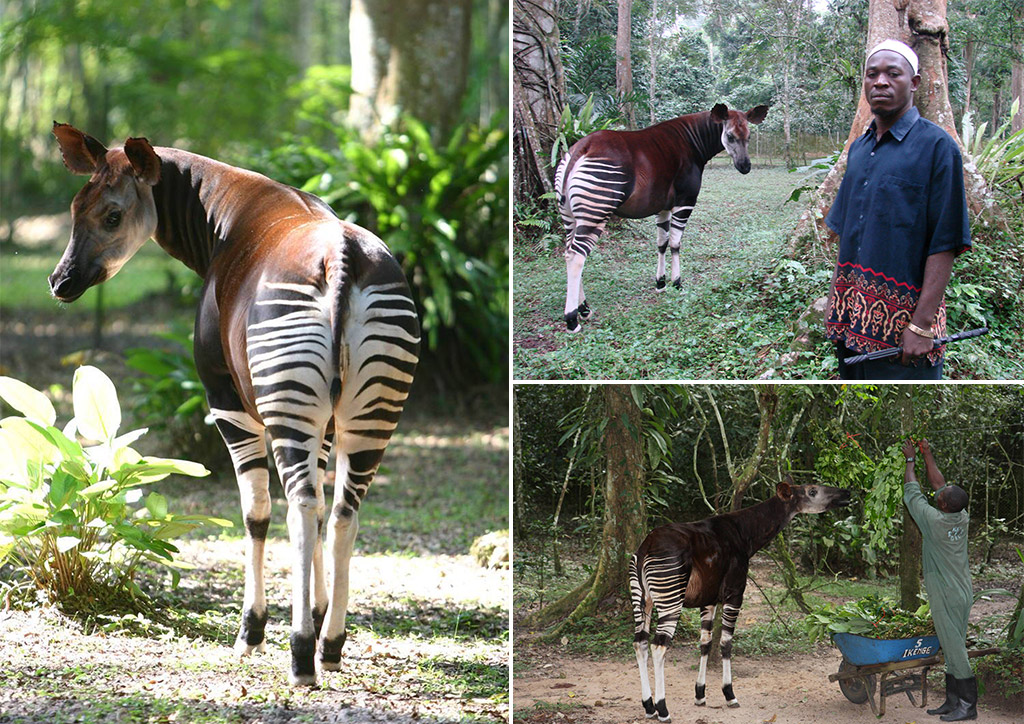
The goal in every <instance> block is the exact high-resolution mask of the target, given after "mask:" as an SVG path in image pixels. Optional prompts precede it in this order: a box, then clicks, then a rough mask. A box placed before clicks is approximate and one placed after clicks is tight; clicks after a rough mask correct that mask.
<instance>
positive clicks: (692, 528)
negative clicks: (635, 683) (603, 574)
mask: <svg viewBox="0 0 1024 724" xmlns="http://www.w3.org/2000/svg"><path fill="white" fill-rule="evenodd" d="M849 503H850V492H849V491H847V490H840V489H839V488H832V487H828V486H825V485H794V484H793V481H792V479H791V478H789V477H788V476H787V478H786V481H785V482H782V483H779V485H778V487H777V488H776V490H775V495H774V496H773V497H772V498H770V499H769V500H766V501H764V502H763V503H758V504H757V505H754V506H751V507H749V508H744V509H743V510H738V511H736V512H734V513H726V514H724V515H716V516H714V517H711V518H708V519H706V520H702V521H698V522H696V523H672V524H670V525H663V526H661V527H659V528H655V529H654V530H653V531H651V533H650V534H649V535H648V536H647V538H646V539H644V542H643V543H641V544H640V548H639V549H638V550H637V552H636V555H634V556H633V558H632V559H631V560H630V563H629V588H630V594H631V598H632V602H633V620H634V622H635V625H636V635H635V637H634V640H633V649H634V650H635V651H636V661H637V664H638V665H639V667H640V690H641V693H642V696H643V705H644V711H645V712H646V713H647V718H648V719H651V718H653V717H654V716H655V715H657V717H658V719H660V720H661V721H663V722H667V721H671V719H670V718H669V715H668V707H667V706H666V704H665V654H666V652H667V649H668V645H669V642H670V641H671V640H672V636H673V634H674V633H675V630H676V624H677V623H678V621H679V616H680V614H681V613H682V610H683V608H699V609H700V670H699V671H698V672H697V699H696V703H697V706H703V705H704V703H705V698H704V679H705V675H706V674H707V666H708V653H709V652H710V650H711V628H712V622H713V621H714V616H715V606H716V605H717V604H718V603H721V604H722V644H721V648H722V693H723V694H725V700H726V703H727V704H728V705H729V706H739V702H738V701H736V697H735V696H733V691H732V659H731V656H732V635H733V631H734V630H735V628H736V619H737V617H738V616H739V612H740V606H741V605H742V604H743V591H744V589H745V588H746V585H747V566H748V565H749V563H750V558H751V556H753V555H754V553H756V552H757V551H759V550H761V549H762V548H763V547H764V546H766V545H767V544H768V543H769V542H771V540H772V539H773V538H775V536H776V535H778V533H779V531H780V530H782V529H783V528H784V527H785V526H786V525H787V524H788V523H789V521H791V520H793V517H794V516H795V515H796V514H797V513H824V512H825V511H826V510H831V509H832V508H836V507H841V506H845V505H848V504H849ZM653 608H657V609H658V632H657V633H656V634H655V636H654V639H653V640H652V641H651V642H650V649H651V651H652V652H653V654H654V694H653V697H652V694H651V684H650V680H649V679H648V676H647V654H648V642H647V640H648V637H649V635H650V626H651V610H652V609H653Z"/></svg>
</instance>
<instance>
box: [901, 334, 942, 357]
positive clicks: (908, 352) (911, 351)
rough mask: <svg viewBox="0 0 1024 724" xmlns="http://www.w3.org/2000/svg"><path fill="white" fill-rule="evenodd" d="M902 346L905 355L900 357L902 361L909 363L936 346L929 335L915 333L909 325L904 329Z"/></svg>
mask: <svg viewBox="0 0 1024 724" xmlns="http://www.w3.org/2000/svg"><path fill="white" fill-rule="evenodd" d="M900 346H901V347H903V355H902V356H901V357H900V362H901V363H903V364H905V365H909V364H910V363H911V362H913V361H914V360H915V359H918V358H919V357H922V356H924V355H926V354H928V353H929V352H931V351H932V349H934V348H935V343H934V341H933V340H932V339H930V338H928V337H921V336H920V335H917V334H914V333H913V332H911V331H910V328H909V327H908V328H907V329H904V330H903V336H902V338H901V341H900Z"/></svg>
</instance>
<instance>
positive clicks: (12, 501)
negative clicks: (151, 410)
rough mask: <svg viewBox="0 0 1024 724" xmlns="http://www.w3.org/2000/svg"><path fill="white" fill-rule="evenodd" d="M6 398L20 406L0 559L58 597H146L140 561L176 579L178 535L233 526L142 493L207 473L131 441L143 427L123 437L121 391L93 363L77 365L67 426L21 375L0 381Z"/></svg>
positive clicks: (9, 421)
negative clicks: (148, 453)
mask: <svg viewBox="0 0 1024 724" xmlns="http://www.w3.org/2000/svg"><path fill="white" fill-rule="evenodd" d="M0 397H2V398H3V400H4V401H5V402H6V403H7V404H8V405H10V406H11V407H13V408H14V409H15V410H18V411H19V412H21V413H22V414H21V415H13V416H10V417H6V418H4V419H3V421H0V564H10V565H12V566H13V567H14V569H15V570H16V571H17V572H18V573H20V574H21V575H23V576H25V577H26V578H28V579H29V580H31V581H32V582H33V583H34V585H35V586H36V587H38V588H39V589H42V590H43V591H44V592H45V593H46V595H47V596H48V597H49V598H50V599H51V600H52V601H54V602H59V603H62V604H65V605H67V606H71V607H91V606H93V605H95V599H96V598H97V597H98V596H100V595H101V593H103V592H106V593H107V594H113V595H115V596H116V595H118V594H120V593H127V594H130V595H131V596H132V597H136V596H143V595H144V594H143V593H142V591H141V589H139V587H138V585H137V584H136V583H135V581H134V577H135V574H136V571H137V569H138V566H139V564H140V563H141V562H142V561H152V562H155V563H160V564H162V565H165V566H168V567H170V570H171V575H172V578H173V582H174V584H175V585H176V584H177V581H178V577H179V575H180V574H179V573H178V569H180V568H183V567H185V566H184V565H183V564H182V563H180V562H178V561H175V560H174V554H175V553H177V552H178V549H177V547H176V546H175V545H174V544H173V543H172V541H173V540H174V539H175V538H177V537H179V536H181V535H182V534H184V533H187V532H188V531H190V530H192V529H194V528H196V527H198V526H200V525H204V524H211V523H212V524H216V525H222V526H229V525H230V523H229V522H228V521H224V520H220V519H216V518H209V517H207V516H201V515H174V514H172V513H170V512H169V511H168V501H167V499H166V498H165V497H164V496H163V495H160V494H159V493H155V492H150V493H149V494H148V495H147V494H145V493H144V490H143V487H144V486H146V485H148V484H150V483H153V482H156V481H158V480H162V479H163V478H166V477H167V476H168V475H170V474H172V473H176V474H179V475H190V476H194V477H200V476H204V475H207V474H208V473H209V471H207V470H206V469H205V468H204V467H203V466H202V465H200V464H198V463H193V462H188V461H186V460H174V459H165V458H156V457H143V456H141V455H140V454H139V453H138V452H136V451H135V450H134V449H133V448H132V447H130V446H131V445H132V443H134V442H135V441H136V440H138V439H139V438H140V437H142V436H143V435H144V434H145V433H146V430H145V429H141V430H133V431H131V432H127V433H124V434H122V435H118V430H119V428H120V426H121V407H120V404H119V403H118V399H117V392H116V390H115V389H114V385H113V383H112V382H111V381H110V379H109V378H108V377H107V376H106V375H104V374H103V373H102V372H101V371H100V370H98V369H97V368H95V367H89V366H86V367H80V368H79V369H78V370H77V371H76V372H75V377H74V386H73V390H72V399H73V403H74V412H75V417H74V419H73V420H71V422H70V423H68V425H66V426H65V427H64V429H63V430H61V429H58V428H57V427H54V425H55V423H56V412H55V411H54V409H53V405H52V404H51V403H50V402H49V400H48V399H47V398H46V397H45V396H44V395H43V394H42V393H41V392H38V391H37V390H35V389H33V388H32V387H30V386H28V385H26V384H24V383H23V382H20V381H18V380H15V379H13V378H10V377H2V378H0ZM88 442H94V443H98V444H95V445H87V444H85V443H88Z"/></svg>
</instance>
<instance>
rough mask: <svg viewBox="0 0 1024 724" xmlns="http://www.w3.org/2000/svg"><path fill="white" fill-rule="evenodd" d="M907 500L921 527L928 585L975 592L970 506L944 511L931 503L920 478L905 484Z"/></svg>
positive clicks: (904, 499)
mask: <svg viewBox="0 0 1024 724" xmlns="http://www.w3.org/2000/svg"><path fill="white" fill-rule="evenodd" d="M903 502H904V503H906V506H907V510H909V511H910V515H911V517H913V519H914V522H915V523H917V527H918V528H920V529H921V537H922V539H923V540H924V544H923V545H922V546H921V569H922V572H923V573H924V580H925V585H926V586H927V587H929V588H931V586H932V585H936V584H937V585H944V586H951V587H955V588H958V589H960V591H961V592H965V593H966V594H967V595H968V596H970V595H971V567H970V564H969V562H968V560H967V525H968V523H969V522H970V515H969V514H968V512H967V510H966V509H964V510H961V511H960V512H959V513H943V512H942V511H941V510H939V509H938V508H933V507H932V506H931V505H929V504H928V499H927V498H925V497H924V493H922V492H921V486H920V485H919V484H918V483H917V481H913V482H909V483H904V484H903Z"/></svg>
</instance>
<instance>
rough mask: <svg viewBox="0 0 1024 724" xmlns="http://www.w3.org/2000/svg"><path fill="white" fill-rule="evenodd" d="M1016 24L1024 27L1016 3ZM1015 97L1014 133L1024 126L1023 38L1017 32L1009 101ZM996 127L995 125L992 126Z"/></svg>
mask: <svg viewBox="0 0 1024 724" xmlns="http://www.w3.org/2000/svg"><path fill="white" fill-rule="evenodd" d="M1017 25H1018V27H1024V5H1017ZM1014 98H1016V99H1017V100H1018V101H1019V102H1020V105H1019V106H1018V107H1017V114H1016V115H1015V116H1014V117H1013V118H1012V119H1010V132H1011V133H1016V132H1017V131H1019V130H1020V129H1021V128H1024V40H1022V39H1021V37H1020V34H1019V33H1018V34H1017V39H1016V42H1014V44H1013V60H1012V61H1011V65H1010V102H1011V103H1012V102H1013V99H1014ZM993 128H997V126H993Z"/></svg>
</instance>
